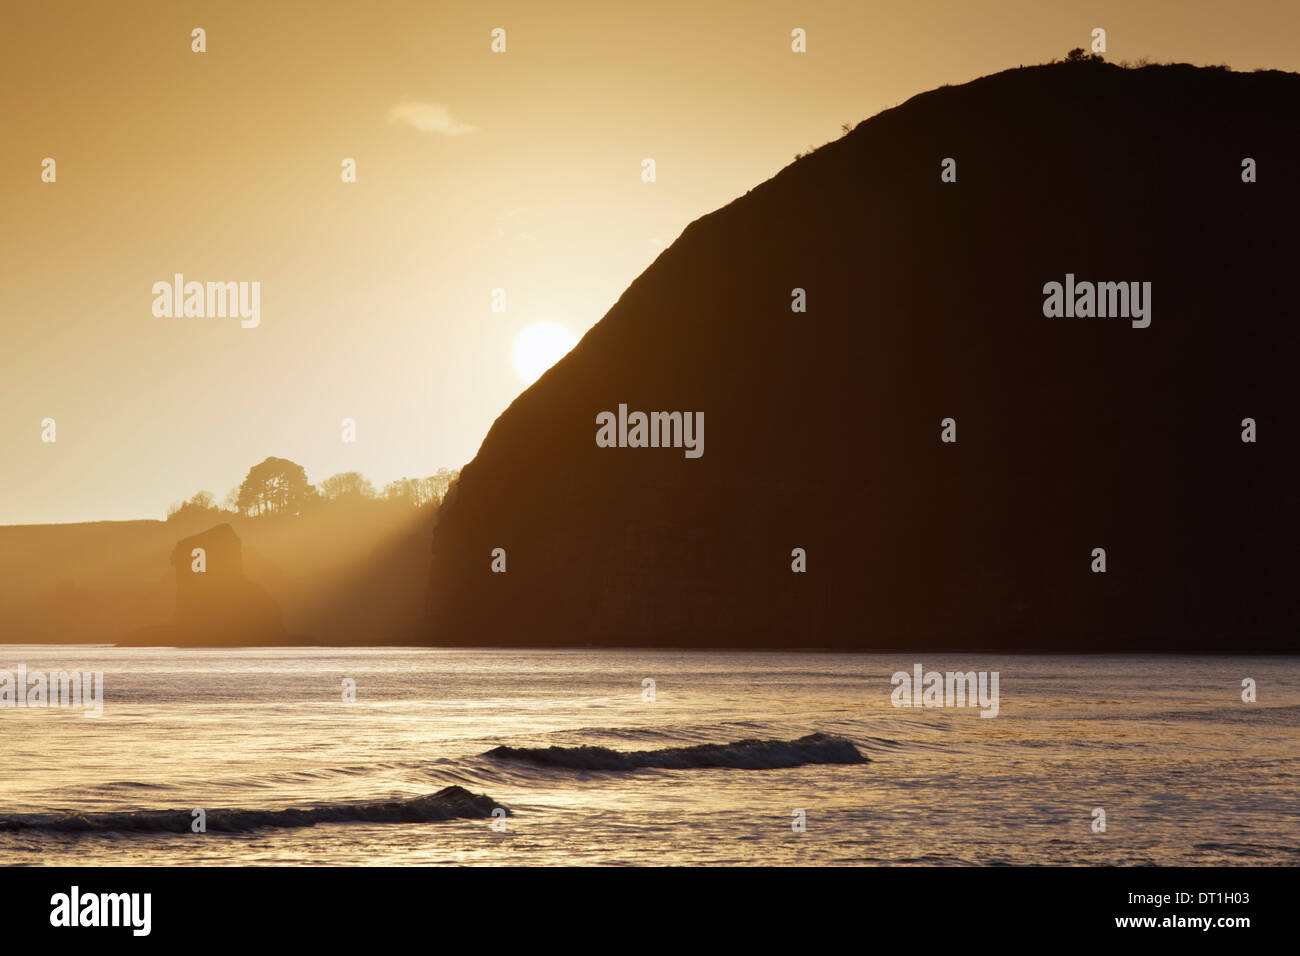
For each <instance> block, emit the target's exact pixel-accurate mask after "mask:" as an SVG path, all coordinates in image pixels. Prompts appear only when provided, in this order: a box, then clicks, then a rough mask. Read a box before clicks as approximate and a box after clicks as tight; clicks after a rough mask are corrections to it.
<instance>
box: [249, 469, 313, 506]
mask: <svg viewBox="0 0 1300 956" xmlns="http://www.w3.org/2000/svg"><path fill="white" fill-rule="evenodd" d="M314 495H315V489H314V488H312V486H311V485H310V484H309V483H308V482H307V473H306V472H305V471H303V468H302V465H299V464H296V463H294V462H292V461H289V460H288V459H287V458H268V459H266V460H265V461H264V462H262V463H261V464H259V465H254V466H253V467H252V468H250V469H249V472H248V476H247V477H246V478H245V479H244V481H243V483H242V484H241V485H240V486H239V493H238V495H237V496H236V505H237V507H238V509H239V510H240V511H241V512H243V513H244V514H246V515H265V514H296V513H297V512H298V510H299V509H300V508H301V507H302V506H303V505H304V504H306V503H307V502H308V501H309V500H310V499H311V498H312V497H313V496H314Z"/></svg>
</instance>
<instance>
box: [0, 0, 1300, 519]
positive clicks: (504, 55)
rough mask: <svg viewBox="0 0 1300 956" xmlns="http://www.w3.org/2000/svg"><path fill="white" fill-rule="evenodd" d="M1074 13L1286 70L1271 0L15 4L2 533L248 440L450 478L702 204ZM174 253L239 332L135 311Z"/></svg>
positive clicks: (160, 500)
mask: <svg viewBox="0 0 1300 956" xmlns="http://www.w3.org/2000/svg"><path fill="white" fill-rule="evenodd" d="M1095 27H1102V28H1103V29H1105V30H1106V43H1107V51H1106V57H1107V59H1110V60H1112V61H1118V60H1137V59H1138V58H1141V57H1146V58H1148V59H1150V60H1152V61H1157V62H1164V61H1180V62H1190V63H1197V64H1202V65H1205V64H1219V63H1225V64H1228V65H1229V66H1231V67H1233V68H1234V69H1243V70H1249V69H1255V68H1260V67H1266V68H1275V69H1285V70H1300V43H1297V42H1296V39H1295V38H1296V36H1297V35H1298V30H1300V5H1297V4H1296V3H1294V2H1289V0H1276V2H1271V0H1239V2H1236V3H1233V4H1224V3H1221V2H1198V0H1191V2H1189V0H1177V2H1174V0H1170V2H1163V0H1162V2H1156V0H1147V2H1140V0H1138V2H1135V0H1120V2H1105V0H1100V2H1091V3H1082V2H1053V3H1044V2H1041V0H1033V2H1020V0H1017V2H1006V0H1004V2H988V3H980V4H972V3H969V2H967V0H918V2H896V3H888V4H886V3H872V2H847V0H846V2H817V0H812V2H806V0H801V2H797V3H796V2H765V0H752V2H711V0H688V2H675V0H666V2H662V0H661V2H656V3H653V4H636V3H626V4H615V3H609V2H608V0H600V2H585V0H584V2H562V0H555V2H547V3H544V4H542V3H536V2H524V0H511V2H498V3H492V2H480V0H474V2H469V0H457V2H430V0H423V2H396V0H369V2H366V3H362V4H353V3H342V2H332V0H321V2H315V3H310V4H309V3H289V2H275V3H268V2H248V0H221V2H204V0H196V2H191V3H186V4H177V3H175V2H174V0H164V2H156V0H133V2H131V3H129V4H105V3H102V2H92V0H86V2H59V3H40V4H27V3H24V4H19V3H6V4H4V6H3V9H2V11H0V333H2V334H0V524H33V523H52V522H74V521H94V520H106V519H130V518H161V517H163V515H164V514H165V511H166V508H167V506H168V505H169V504H171V503H172V502H174V501H177V500H182V499H185V498H188V497H189V496H191V495H192V494H194V493H195V492H197V491H199V490H201V489H206V490H209V491H212V492H213V493H215V494H216V496H217V497H218V499H220V498H222V497H224V495H225V494H226V492H227V491H229V490H230V489H231V488H233V487H234V486H236V485H238V483H239V482H240V481H241V480H242V478H243V477H244V475H245V474H246V473H247V471H248V469H249V468H250V467H251V466H252V465H254V464H256V463H257V462H259V461H261V460H262V459H264V458H266V457H268V456H276V457H283V458H289V459H291V460H293V461H296V462H298V463H299V464H301V465H303V466H304V468H305V469H306V471H307V474H308V477H309V478H310V479H311V480H312V481H314V482H319V481H321V480H322V479H324V478H326V477H328V476H329V475H331V474H334V473H336V472H340V471H349V470H357V471H361V472H362V473H364V474H365V475H366V476H367V477H368V478H370V479H371V481H372V482H374V483H375V484H376V486H382V485H383V484H385V483H386V482H388V481H392V480H394V479H396V478H400V477H418V476H424V475H429V474H433V473H434V472H435V471H436V470H437V469H438V468H440V467H448V468H458V467H460V466H462V465H463V464H465V463H466V462H468V461H469V460H470V459H472V458H473V456H474V454H475V452H476V451H477V449H478V447H479V444H480V443H481V441H482V439H483V437H484V435H485V434H486V433H487V430H488V428H489V427H490V426H491V424H492V422H493V420H494V419H495V418H496V417H497V416H498V415H499V414H500V413H501V412H502V411H504V410H505V408H506V407H507V406H508V405H509V404H510V402H511V401H513V399H514V398H515V397H516V396H517V395H518V394H519V392H520V391H521V390H522V389H523V388H525V387H526V381H525V379H524V377H522V376H521V374H520V371H519V370H518V368H517V366H519V365H521V364H522V365H524V366H533V368H532V370H531V372H530V374H535V373H536V366H537V364H538V359H539V354H538V353H537V352H535V351H532V352H530V350H532V349H536V348H537V345H536V344H535V343H541V347H542V348H543V349H545V348H546V347H548V346H554V345H555V344H556V343H557V342H558V343H561V344H564V343H566V341H567V336H566V334H565V333H566V332H567V333H569V334H571V335H572V337H574V338H580V337H581V336H582V335H583V334H584V333H585V332H586V331H587V330H588V329H590V328H591V326H592V325H594V324H595V323H596V322H597V321H599V319H600V318H601V317H602V316H603V315H604V313H605V312H606V311H607V310H608V309H609V307H610V306H612V305H613V304H614V302H615V301H616V300H617V299H618V297H619V295H620V294H621V293H622V291H623V290H624V289H625V288H626V287H627V285H628V284H629V283H630V282H631V281H632V280H633V279H635V278H636V276H637V275H639V274H640V273H641V272H642V271H643V270H644V269H645V268H646V267H647V266H648V265H650V263H651V262H653V260H654V259H655V257H656V256H657V255H658V254H659V253H660V252H661V251H662V250H663V249H664V248H665V247H666V246H667V245H669V244H671V242H672V241H673V240H674V239H675V238H676V237H677V236H678V234H680V232H681V231H682V229H683V228H684V227H685V226H686V225H687V224H688V223H690V222H691V221H692V220H694V219H696V218H698V217H699V216H701V215H704V214H705V213H708V212H710V211H712V210H713V209H716V208H718V207H719V206H722V205H725V204H726V203H727V202H729V201H730V200H732V199H734V198H735V197H737V196H739V195H742V194H744V193H745V192H746V191H747V190H749V189H750V188H752V187H753V186H755V185H757V184H758V183H760V182H762V181H764V180H766V179H768V178H770V177H771V176H772V175H774V174H775V173H777V172H778V171H779V170H780V169H781V168H783V167H784V166H786V165H788V164H789V163H790V162H791V161H792V160H793V158H794V156H795V154H796V153H799V152H803V151H806V150H807V149H809V148H810V147H813V146H818V145H821V144H823V143H825V142H827V141H829V140H832V139H834V138H836V137H838V136H839V135H840V127H841V125H842V124H844V123H852V124H856V123H858V122H860V121H861V120H863V119H866V118H868V117H870V116H872V115H874V114H875V113H878V112H879V111H881V110H883V109H887V108H890V107H892V106H896V105H898V104H899V103H901V102H903V101H905V100H906V99H908V98H909V97H911V96H913V95H915V94H917V93H921V92H924V91H926V90H929V89H933V88H934V87H937V86H940V85H942V84H945V83H954V84H955V83H961V82H965V81H967V80H970V79H974V78H976V77H978V76H982V75H986V74H989V73H994V72H997V71H999V70H1002V69H1006V68H1009V67H1015V66H1019V65H1021V64H1031V63H1040V62H1045V61H1047V60H1050V59H1053V58H1060V57H1062V56H1063V55H1064V54H1065V53H1066V51H1068V50H1069V49H1070V48H1072V47H1076V46H1081V47H1087V46H1089V44H1090V42H1091V33H1092V30H1093V28H1095ZM195 28H202V29H203V30H204V31H205V33H206V36H205V43H206V50H205V52H202V53H196V52H194V51H193V50H192V44H193V42H194V40H193V37H192V31H193V30H194V29H195ZM496 28H501V29H503V30H504V31H505V51H504V52H500V53H494V52H493V51H492V42H493V38H492V31H493V30H494V29H496ZM795 28H801V29H803V30H804V31H806V36H807V41H806V43H807V52H805V53H794V52H792V50H791V31H792V30H793V29H795ZM1047 121H1052V119H1051V118H1047ZM1056 121H1059V122H1061V123H1062V124H1063V128H1064V126H1065V125H1066V124H1068V123H1070V122H1071V118H1069V117H1060V118H1057V120H1056ZM1098 132H1099V135H1104V125H1103V126H1101V127H1100V128H1099V131H1098ZM47 157H48V158H52V159H53V160H54V161H55V181H54V182H43V181H42V173H43V162H44V160H45V159H46V158H47ZM646 158H651V159H653V160H654V162H655V181H654V182H645V181H644V180H643V164H642V161H643V160H644V159H646ZM345 159H352V160H354V161H355V169H356V177H355V179H356V181H355V182H344V181H343V176H342V172H343V165H342V164H343V162H344V160H345ZM1027 161H1033V158H1032V157H1028V158H1027ZM177 273H180V274H182V275H183V276H184V277H185V280H186V281H198V282H209V281H212V282H248V283H252V282H258V283H260V286H259V288H260V310H259V321H258V324H257V326H256V327H255V328H244V327H243V324H242V323H241V322H240V320H239V318H237V317H235V318H231V317H226V318H218V317H185V316H179V317H169V316H161V317H160V316H158V315H155V314H154V313H155V309H154V305H155V294H154V292H153V291H152V290H153V288H154V284H155V283H157V282H166V283H171V282H172V280H173V276H174V275H175V274H177ZM250 288H251V286H250ZM497 289H503V290H505V297H504V303H505V309H504V311H494V309H493V305H494V291H493V290H497ZM495 301H496V303H497V304H498V305H499V304H500V301H501V300H500V298H499V297H498V298H497V299H496V300H495ZM528 330H531V332H529V334H528V335H527V336H525V337H524V338H523V340H522V342H521V341H520V336H521V333H525V332H526V331H528ZM521 349H522V350H523V352H524V353H525V355H524V360H523V361H522V362H521V361H520V352H521ZM543 364H544V363H543ZM525 370H526V371H527V369H525ZM46 419H53V420H54V423H55V425H54V433H53V437H54V439H55V440H54V441H45V440H43V437H49V429H48V427H46V426H45V425H44V424H43V423H44V422H45V420H46ZM344 419H351V420H353V421H354V422H355V441H345V440H344V437H345V435H344V427H343V420H344Z"/></svg>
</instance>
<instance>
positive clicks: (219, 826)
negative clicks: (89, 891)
mask: <svg viewBox="0 0 1300 956" xmlns="http://www.w3.org/2000/svg"><path fill="white" fill-rule="evenodd" d="M498 808H499V809H501V810H504V811H505V814H506V816H510V811H509V810H508V809H507V808H505V807H503V806H501V805H500V804H498V803H497V802H496V801H495V800H493V799H492V798H491V797H489V796H485V795H484V794H481V793H470V792H469V791H468V790H466V789H465V788H464V787H445V788H443V789H442V790H439V791H438V792H437V793H431V794H425V795H424V796H420V797H410V798H407V799H405V800H390V801H386V802H383V803H332V804H325V805H322V806H316V807H309V808H307V809H304V810H297V809H289V810H240V809H233V810H208V811H206V815H207V820H206V824H207V829H208V831H209V832H214V831H215V832H219V833H247V832H250V831H252V830H260V829H263V828H281V829H283V828H297V827H310V826H315V825H316V824H317V823H433V822H437V821H439V820H451V819H456V818H470V819H483V818H486V817H490V816H492V811H493V810H496V809H498ZM193 821H194V817H193V816H192V814H191V811H189V810H126V811H118V812H110V813H72V814H64V815H58V814H20V815H17V816H6V817H0V832H3V831H19V830H45V831H53V832H59V833H188V832H190V828H191V825H192V823H193Z"/></svg>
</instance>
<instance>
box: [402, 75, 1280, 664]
mask: <svg viewBox="0 0 1300 956" xmlns="http://www.w3.org/2000/svg"><path fill="white" fill-rule="evenodd" d="M1297 105H1300V76H1297V75H1295V74H1283V73H1277V72H1258V73H1233V72H1230V71H1227V70H1222V69H1197V68H1193V67H1190V66H1168V67H1146V68H1143V69H1137V70H1125V69H1121V68H1118V67H1114V66H1110V65H1104V64H1056V65H1050V66H1043V67H1034V68H1028V69H1020V70H1012V71H1008V72H1004V73H1000V74H997V75H994V76H990V77H985V78H983V79H980V80H977V81H975V82H972V83H968V84H966V85H963V86H959V87H946V88H943V89H940V90H936V91H932V92H930V93H926V94H923V95H921V96H917V97H915V98H913V99H912V100H910V101H908V102H907V103H905V104H903V105H902V106H899V107H897V108H895V109H891V110H888V111H886V112H884V113H881V114H880V115H878V116H875V117H873V118H872V119H870V120H868V121H866V122H864V123H862V124H860V125H859V126H858V127H857V128H856V129H854V130H853V131H852V132H851V133H849V134H848V135H846V136H845V137H844V138H842V139H840V140H838V141H836V142H833V143H831V144H828V145H827V146H825V147H823V148H821V149H819V150H817V151H816V152H814V153H812V154H811V155H809V156H807V157H806V158H803V159H800V160H799V161H797V162H796V163H794V164H793V165H791V166H789V167H787V168H786V169H784V170H783V171H782V172H781V173H779V174H778V175H777V176H775V177H774V178H773V179H771V180H769V181H768V182H765V183H763V184H762V185H760V186H758V187H756V188H755V189H753V190H751V191H750V192H749V193H747V194H746V195H745V196H744V197H742V198H740V199H737V200H736V201H734V202H732V203H731V204H730V205H728V206H726V207H724V208H723V209H720V210H718V211H716V212H714V213H712V214H710V215H707V216H704V217H703V218H701V219H699V220H697V221H696V222H694V223H692V224H691V225H690V226H689V227H688V228H687V229H686V230H685V231H684V232H683V233H682V235H681V237H680V238H679V239H678V240H677V241H676V242H675V243H674V244H673V245H672V246H671V247H670V248H669V249H667V250H666V251H665V252H664V253H663V254H662V255H661V256H660V257H659V258H658V259H657V260H656V261H655V262H654V264H653V265H652V266H651V267H650V268H649V269H647V270H646V272H645V273H643V274H642V275H641V276H640V277H639V278H638V279H637V280H636V281H635V282H634V283H633V284H632V285H631V287H630V288H628V290H627V291H626V292H625V293H624V295H623V296H622V297H621V298H620V299H619V301H618V303H617V304H616V305H615V306H614V307H613V308H612V309H611V310H610V311H609V313H608V314H607V315H606V316H605V318H604V319H603V320H602V321H601V322H600V323H598V324H597V325H596V326H595V327H594V328H593V329H592V330H591V331H590V332H589V333H588V334H587V335H586V336H585V337H584V338H583V340H582V341H581V342H580V343H579V345H578V346H577V347H576V348H575V349H574V350H573V351H572V352H571V353H570V354H569V355H568V356H566V357H565V358H564V359H563V360H562V361H560V362H559V363H558V364H557V365H556V366H555V367H554V368H552V369H551V370H550V371H549V372H548V373H547V374H546V375H544V376H543V377H542V378H541V379H540V380H538V382H537V383H535V384H534V385H533V386H532V387H531V388H529V389H528V390H527V391H526V392H524V393H523V394H522V395H521V396H520V397H519V398H518V399H517V400H516V401H515V402H514V403H513V404H512V405H511V406H510V407H509V409H507V411H506V412H505V413H504V414H502V415H501V417H500V418H499V419H498V420H497V421H496V423H495V424H494V425H493V427H492V429H491V431H490V432H489V433H488V435H487V437H486V438H485V440H484V442H483V444H482V447H481V448H480V450H479V453H478V455H477V457H476V458H475V459H474V461H473V462H472V463H471V464H470V465H468V466H467V467H466V468H465V469H464V470H463V472H462V475H461V480H460V483H459V488H458V490H457V491H456V493H455V495H454V496H453V497H451V498H449V500H448V501H447V502H446V503H444V506H443V511H442V513H441V517H440V521H439V524H438V527H437V529H436V530H435V533H434V538H433V562H432V568H431V573H430V586H429V595H428V604H427V613H426V616H425V619H424V622H423V626H422V630H421V635H420V636H421V639H422V640H424V641H426V642H428V643H433V644H449V645H464V644H487V645H584V644H594V645H640V646H647V645H680V646H709V647H718V646H740V647H749V646H783V647H832V646H838V647H858V648H877V647H878V648H927V649H939V648H954V649H959V648H1004V649H1046V650H1154V651H1251V650H1292V651H1294V649H1295V646H1296V639H1295V634H1296V633H1297V624H1300V615H1298V614H1297V610H1296V603H1295V601H1294V599H1293V597H1292V591H1293V582H1292V579H1293V577H1294V574H1295V569H1296V561H1295V559H1294V557H1293V555H1294V550H1293V549H1294V548H1295V544H1296V541H1297V531H1298V530H1300V528H1298V527H1297V525H1298V524H1300V518H1298V516H1300V507H1298V492H1297V489H1296V482H1295V470H1294V468H1288V465H1290V464H1291V463H1292V458H1293V453H1292V449H1293V448H1294V445H1295V435H1296V426H1297V408H1298V407H1300V403H1297V401H1296V399H1295V385H1294V382H1293V378H1292V377H1293V376H1294V374H1295V371H1296V363H1297V358H1298V357H1300V356H1298V355H1297V342H1298V334H1297V314H1296V299H1295V294H1294V291H1293V281H1294V280H1293V279H1292V276H1293V275H1294V265H1295V263H1294V259H1295V255H1296V243H1295V238H1294V237H1295V229H1296V223H1297V221H1298V217H1297V213H1300V201H1298V200H1300V160H1298V159H1297V157H1300V127H1297V125H1296V124H1295V123H1294V121H1293V119H1292V117H1294V115H1295V114H1296V107H1297ZM945 158H952V159H954V160H955V161H956V169H955V172H956V181H955V182H943V181H941V175H940V174H941V162H942V161H943V160H944V159H945ZM1245 158H1251V159H1253V160H1254V161H1255V164H1256V168H1257V177H1258V181H1256V182H1252V183H1247V182H1243V178H1242V171H1243V165H1242V164H1243V159H1245ZM574 267H575V269H576V268H580V264H575V266H574ZM1076 280H1077V281H1078V282H1079V283H1082V282H1085V281H1090V282H1124V283H1137V285H1136V286H1133V287H1132V289H1133V291H1134V293H1135V295H1136V294H1139V293H1141V292H1142V291H1143V290H1144V289H1149V291H1148V292H1147V294H1146V295H1145V297H1144V301H1143V302H1142V306H1143V308H1145V309H1147V310H1148V311H1147V316H1146V318H1145V319H1143V318H1141V317H1140V316H1137V315H1134V316H1132V317H1130V316H1128V315H1125V316H1118V317H1117V316H1108V317H1106V318H1100V317H1085V316H1082V315H1078V314H1073V315H1065V314H1062V315H1052V316H1049V315H1047V314H1045V312H1047V311H1050V310H1051V305H1050V303H1049V302H1048V298H1049V296H1048V295H1047V294H1046V292H1045V289H1046V288H1047V284H1048V283H1051V282H1057V283H1061V284H1062V286H1063V287H1064V286H1065V285H1066V284H1067V283H1073V282H1075V281H1076ZM1146 283H1150V286H1149V287H1148V286H1146V285H1145V284H1146ZM1126 288H1127V286H1126ZM795 289H803V290H805V292H806V299H807V311H806V312H802V313H800V312H793V311H792V309H791V303H792V301H793V295H794V293H793V290H795ZM1112 294H1113V291H1112ZM1137 304H1138V303H1137V302H1136V301H1135V302H1133V303H1130V305H1131V306H1132V307H1133V309H1134V310H1136V308H1137ZM1070 305H1071V306H1074V305H1075V302H1074V301H1073V298H1072V300H1071V302H1070ZM1117 305H1118V303H1117V301H1114V300H1112V303H1111V307H1112V309H1114V308H1116V306H1117ZM1070 311H1071V312H1073V311H1075V310H1074V309H1073V308H1072V309H1071V310H1070ZM1144 321H1149V324H1147V325H1145V326H1144V325H1143V322H1144ZM621 403H622V404H626V406H627V408H628V409H629V410H641V411H646V412H650V411H682V412H701V413H703V418H704V422H705V425H706V428H705V433H704V439H705V441H704V452H703V454H702V455H701V456H700V457H698V458H692V457H688V456H687V455H686V454H684V452H683V449H681V448H630V447H614V448H610V447H599V446H598V444H597V441H596V436H597V424H596V423H597V416H598V415H599V414H600V413H601V412H603V411H611V412H614V413H616V414H617V412H618V407H619V405H620V404H621ZM947 418H951V419H953V420H954V421H955V434H956V439H957V440H956V442H943V441H941V422H942V421H943V420H944V419H947ZM1246 418H1251V419H1253V420H1254V421H1255V422H1256V423H1257V424H1256V428H1257V440H1256V441H1254V442H1243V440H1242V433H1243V427H1244V426H1243V424H1242V423H1243V419H1246ZM496 548H501V549H504V551H505V555H506V571H505V573H494V572H493V570H492V563H493V562H492V551H493V549H496ZM795 548H802V549H804V551H805V552H806V556H807V557H806V561H807V570H806V572H804V573H794V572H793V571H792V569H791V568H792V560H793V559H792V550H793V549H795ZM1097 548H1101V549H1104V550H1105V560H1106V570H1105V572H1104V573H1097V572H1095V571H1094V570H1093V568H1094V567H1095V560H1096V559H1095V556H1094V549H1097Z"/></svg>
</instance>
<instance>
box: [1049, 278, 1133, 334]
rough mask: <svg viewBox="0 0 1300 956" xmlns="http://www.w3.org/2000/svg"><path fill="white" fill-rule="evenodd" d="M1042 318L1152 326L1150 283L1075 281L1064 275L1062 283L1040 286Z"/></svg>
mask: <svg viewBox="0 0 1300 956" xmlns="http://www.w3.org/2000/svg"><path fill="white" fill-rule="evenodd" d="M1043 315H1045V316H1047V317H1048V318H1049V319H1059V318H1061V317H1065V318H1069V319H1072V318H1075V317H1078V318H1083V319H1089V318H1093V317H1094V316H1095V317H1096V318H1099V319H1105V318H1120V319H1131V320H1132V323H1131V324H1132V326H1133V328H1135V329H1145V328H1146V327H1147V326H1149V325H1150V324H1151V283H1150V282H1075V281H1074V273H1073V272H1067V273H1066V274H1065V284H1064V285H1062V284H1061V283H1060V282H1048V283H1046V284H1045V285H1044V286H1043Z"/></svg>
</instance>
